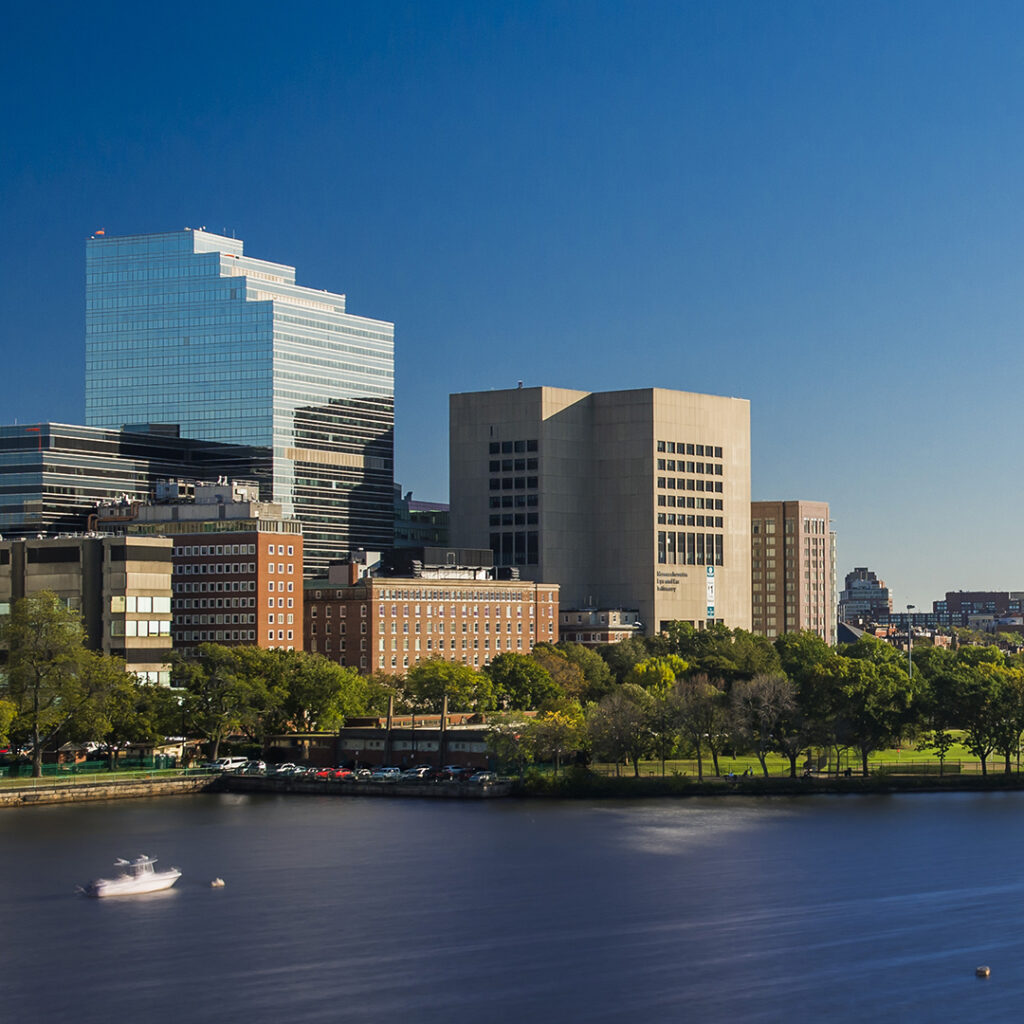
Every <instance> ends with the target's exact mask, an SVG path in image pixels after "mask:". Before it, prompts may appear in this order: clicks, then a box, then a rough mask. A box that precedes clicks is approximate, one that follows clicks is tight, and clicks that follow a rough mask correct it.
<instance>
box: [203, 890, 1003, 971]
mask: <svg viewBox="0 0 1024 1024" xmlns="http://www.w3.org/2000/svg"><path fill="white" fill-rule="evenodd" d="M210 888H211V889H223V888H224V879H223V878H215V879H214V880H213V881H212V882H211V883H210ZM987 969H988V968H986V970H987ZM978 970H981V968H980V967H979V968H978Z"/></svg>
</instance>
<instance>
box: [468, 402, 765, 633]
mask: <svg viewBox="0 0 1024 1024" xmlns="http://www.w3.org/2000/svg"><path fill="white" fill-rule="evenodd" d="M450 417H451V435H450V472H451V494H450V500H451V540H452V543H454V544H457V545H459V546H462V547H477V548H481V547H489V548H491V549H492V550H493V551H494V556H495V562H496V564H497V565H500V566H515V567H517V568H518V569H519V572H520V574H521V575H522V576H523V577H524V578H526V579H531V580H538V581H541V580H542V581H545V582H548V583H557V584H559V586H560V587H561V592H560V602H561V605H562V607H563V608H581V609H582V608H629V609H636V610H638V611H639V613H640V618H641V621H642V622H643V623H644V627H645V630H646V631H647V632H649V633H650V632H656V631H657V630H659V629H661V628H662V626H663V625H664V624H666V623H668V622H671V621H676V620H681V621H685V622H690V623H693V624H695V625H696V626H697V627H698V628H704V627H705V625H707V624H709V623H715V622H722V623H725V624H726V625H728V626H733V627H741V628H743V629H749V628H750V404H749V402H747V401H746V400H744V399H738V398H722V397H718V396H714V395H699V394H691V393H688V392H683V391H668V390H664V389H661V388H647V389H643V390H637V391H611V392H604V393H590V392H586V391H570V390H565V389H562V388H549V387H537V388H518V389H513V390H507V391H483V392H475V393H469V394H458V395H452V396H451V400H450Z"/></svg>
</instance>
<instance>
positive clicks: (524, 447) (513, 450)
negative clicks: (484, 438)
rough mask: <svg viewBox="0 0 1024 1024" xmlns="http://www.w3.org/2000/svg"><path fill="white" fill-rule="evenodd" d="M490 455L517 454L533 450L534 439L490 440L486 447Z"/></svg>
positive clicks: (535, 444) (535, 445)
mask: <svg viewBox="0 0 1024 1024" xmlns="http://www.w3.org/2000/svg"><path fill="white" fill-rule="evenodd" d="M488 450H489V451H490V453H491V455H519V454H521V453H523V452H535V451H536V450H537V442H536V440H532V441H531V440H527V441H491V443H490V447H489V449H488Z"/></svg>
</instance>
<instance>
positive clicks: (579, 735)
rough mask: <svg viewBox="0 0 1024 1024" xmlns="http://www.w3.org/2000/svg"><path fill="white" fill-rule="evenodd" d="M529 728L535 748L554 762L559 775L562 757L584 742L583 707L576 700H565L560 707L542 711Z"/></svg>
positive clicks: (539, 753) (538, 752)
mask: <svg viewBox="0 0 1024 1024" xmlns="http://www.w3.org/2000/svg"><path fill="white" fill-rule="evenodd" d="M529 730H530V736H531V739H532V741H533V748H534V750H535V751H536V752H537V754H538V755H540V756H541V757H545V756H546V757H549V758H550V759H551V760H552V761H553V762H554V766H555V775H557V774H558V769H559V767H560V766H561V763H562V758H563V757H564V756H565V755H566V754H567V753H569V752H570V751H574V750H578V749H579V748H580V745H581V744H582V742H583V739H584V719H583V709H582V708H581V707H580V705H579V703H578V702H576V701H564V702H563V705H562V706H561V707H559V708H554V709H551V710H549V711H543V712H541V713H540V714H539V715H538V716H537V717H536V718H535V719H534V720H533V721H532V722H531V723H530V726H529Z"/></svg>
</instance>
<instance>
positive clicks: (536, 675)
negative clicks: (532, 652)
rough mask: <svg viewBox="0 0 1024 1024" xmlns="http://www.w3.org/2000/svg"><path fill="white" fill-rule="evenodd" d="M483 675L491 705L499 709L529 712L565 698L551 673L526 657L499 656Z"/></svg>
mask: <svg viewBox="0 0 1024 1024" xmlns="http://www.w3.org/2000/svg"><path fill="white" fill-rule="evenodd" d="M484 672H485V673H486V674H487V676H488V677H489V678H490V680H491V685H492V686H493V689H494V702H495V704H497V706H498V707H501V708H506V709H510V710H516V711H519V710H523V711H532V710H534V709H536V708H539V707H542V706H543V705H544V704H547V703H550V702H552V701H556V700H558V699H560V698H562V697H564V696H565V693H564V691H563V690H561V689H560V688H559V687H558V686H557V685H556V684H555V682H554V680H553V679H552V678H551V673H550V672H548V670H547V669H546V668H544V667H543V666H542V665H539V664H538V663H537V662H536V660H534V659H533V658H531V657H529V656H527V655H525V654H517V653H515V652H514V651H509V652H508V653H506V654H499V655H498V656H497V657H496V658H495V659H494V660H493V661H492V662H491V663H490V664H489V665H488V666H487V667H486V668H485V669H484Z"/></svg>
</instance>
